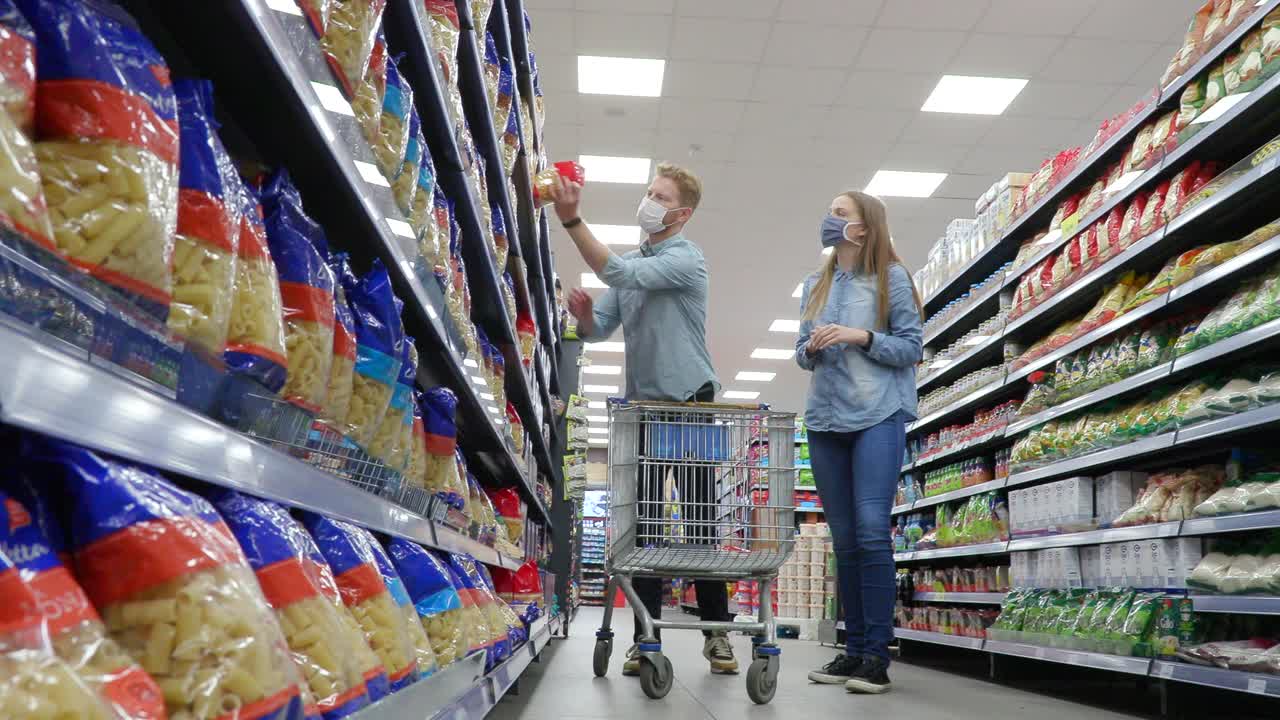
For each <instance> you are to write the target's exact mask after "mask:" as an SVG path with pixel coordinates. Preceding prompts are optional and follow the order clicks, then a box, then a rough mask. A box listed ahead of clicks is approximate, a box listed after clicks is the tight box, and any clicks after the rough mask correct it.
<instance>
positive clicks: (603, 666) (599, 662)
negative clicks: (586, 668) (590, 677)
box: [591, 640, 613, 677]
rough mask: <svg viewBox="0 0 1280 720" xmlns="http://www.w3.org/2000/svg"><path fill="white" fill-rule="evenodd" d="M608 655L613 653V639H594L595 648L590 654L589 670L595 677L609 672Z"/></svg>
mask: <svg viewBox="0 0 1280 720" xmlns="http://www.w3.org/2000/svg"><path fill="white" fill-rule="evenodd" d="M610 655H613V641H612V640H596V650H595V652H594V653H592V654H591V671H592V672H594V673H595V674H596V677H604V676H605V674H606V673H608V672H609V656H610Z"/></svg>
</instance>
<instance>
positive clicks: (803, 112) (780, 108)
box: [741, 102, 828, 138]
mask: <svg viewBox="0 0 1280 720" xmlns="http://www.w3.org/2000/svg"><path fill="white" fill-rule="evenodd" d="M827 112H828V108H825V107H822V106H818V105H794V104H791V103H782V102H767V103H766V102H753V103H748V104H747V109H746V113H745V114H744V115H743V117H742V125H741V127H742V131H743V132H744V133H750V134H752V135H757V136H773V137H776V138H785V137H790V136H799V137H814V136H817V135H819V134H821V132H822V127H823V123H824V121H825V120H826V118H827Z"/></svg>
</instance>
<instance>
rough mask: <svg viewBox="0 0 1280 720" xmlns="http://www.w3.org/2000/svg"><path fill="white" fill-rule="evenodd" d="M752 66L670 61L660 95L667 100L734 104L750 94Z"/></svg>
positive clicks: (752, 77)
mask: <svg viewBox="0 0 1280 720" xmlns="http://www.w3.org/2000/svg"><path fill="white" fill-rule="evenodd" d="M755 80H756V66H755V65H752V64H748V63H724V62H706V61H698V62H694V61H688V60H671V61H668V62H667V67H666V71H665V72H664V73H663V77H662V95H663V97H671V98H706V99H709V100H738V99H743V98H746V97H747V96H748V95H750V94H751V86H752V84H754V83H755Z"/></svg>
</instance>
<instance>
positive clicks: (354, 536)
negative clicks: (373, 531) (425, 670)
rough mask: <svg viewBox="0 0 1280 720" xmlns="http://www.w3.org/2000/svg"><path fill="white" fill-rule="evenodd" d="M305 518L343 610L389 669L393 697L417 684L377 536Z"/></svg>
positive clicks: (310, 516) (414, 658)
mask: <svg viewBox="0 0 1280 720" xmlns="http://www.w3.org/2000/svg"><path fill="white" fill-rule="evenodd" d="M301 515H302V524H303V526H304V527H306V529H307V531H308V532H310V533H311V537H312V538H314V539H315V541H316V545H317V546H318V547H319V548H320V552H321V553H323V554H324V557H325V559H326V560H328V561H329V567H330V568H332V569H333V573H334V579H335V580H336V581H337V584H338V591H339V592H340V593H341V595H342V602H343V604H344V605H346V606H347V607H348V608H350V609H351V613H352V614H353V615H355V617H356V621H357V622H358V623H359V624H360V629H361V630H362V631H363V632H364V637H365V641H366V642H368V643H369V647H371V648H373V651H374V653H376V654H377V655H378V659H379V660H380V661H381V662H382V666H383V667H384V668H386V670H387V678H388V679H389V680H390V683H391V692H393V693H394V692H399V691H400V690H403V689H404V688H406V687H408V686H409V685H411V684H413V683H414V682H415V681H417V679H418V676H419V671H418V659H417V656H416V655H415V652H414V648H413V646H412V645H411V644H410V642H409V635H408V633H409V630H408V627H407V626H406V624H405V621H404V620H405V619H404V615H403V614H401V611H400V608H399V606H398V605H397V604H396V601H395V599H394V598H393V597H392V595H391V592H390V591H389V590H388V588H387V585H386V583H385V582H384V581H383V579H382V574H381V573H380V572H379V571H378V565H377V558H376V557H375V556H374V554H373V549H372V547H371V545H372V543H373V538H372V536H371V535H369V534H368V532H367V531H365V530H364V529H363V528H359V527H356V526H355V525H352V524H350V523H346V522H343V521H341V520H332V519H330V518H326V517H324V516H322V515H317V514H315V513H312V512H303V513H302V514H301Z"/></svg>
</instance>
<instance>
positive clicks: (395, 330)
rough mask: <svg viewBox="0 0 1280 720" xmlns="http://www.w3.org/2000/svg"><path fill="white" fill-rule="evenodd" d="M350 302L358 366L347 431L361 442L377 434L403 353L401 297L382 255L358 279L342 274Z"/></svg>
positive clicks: (359, 443) (348, 274) (367, 442)
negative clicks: (398, 297)
mask: <svg viewBox="0 0 1280 720" xmlns="http://www.w3.org/2000/svg"><path fill="white" fill-rule="evenodd" d="M339 280H340V282H341V283H342V286H343V289H344V290H345V291H346V293H347V302H348V303H350V304H351V314H352V315H353V316H354V318H355V328H356V367H355V373H354V374H353V375H352V380H351V409H350V411H349V412H348V413H347V425H346V428H345V429H344V430H343V432H344V434H345V435H347V436H348V437H350V438H351V439H352V440H354V441H355V442H356V443H357V444H358V445H360V446H361V447H364V448H367V447H368V446H369V443H370V442H371V441H372V440H373V436H374V433H376V432H377V431H378V425H379V424H380V423H381V422H382V416H383V415H384V414H385V413H386V411H387V407H389V406H390V404H391V395H392V393H393V392H394V390H395V385H396V377H397V376H398V375H399V374H400V364H401V357H402V356H403V353H404V334H403V330H402V327H401V324H400V309H399V307H397V303H398V302H399V301H398V300H397V299H396V296H395V293H394V292H393V291H392V289H391V276H390V275H388V274H387V269H386V267H384V266H383V264H382V261H381V260H378V259H375V260H374V261H373V268H372V269H371V270H369V273H368V274H367V275H365V276H364V277H363V278H360V279H359V280H357V279H356V277H355V274H354V273H347V272H343V274H342V275H341V276H340V277H339Z"/></svg>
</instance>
